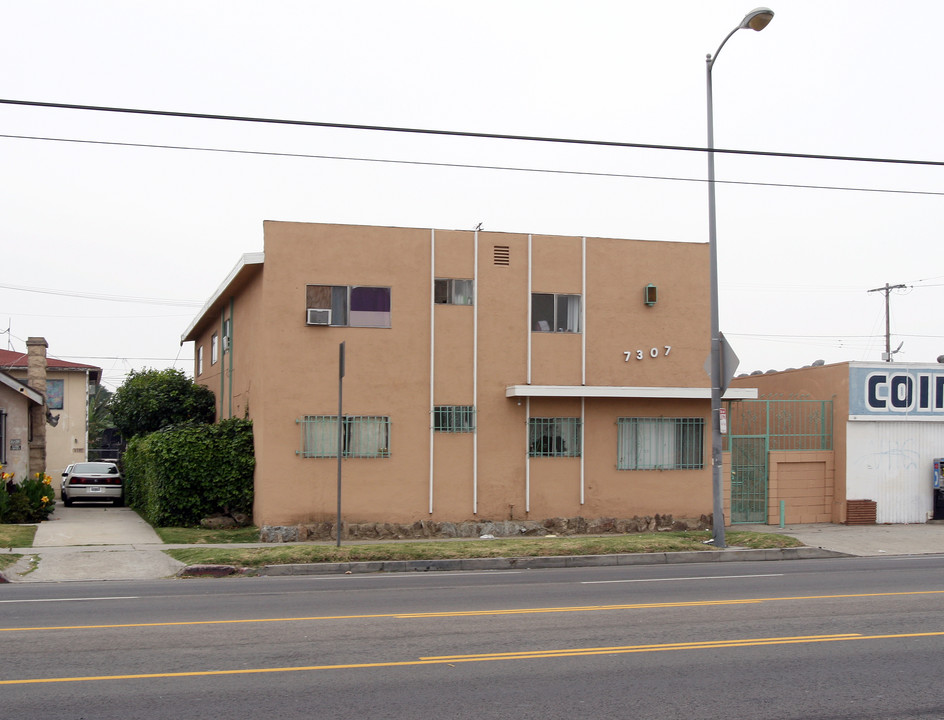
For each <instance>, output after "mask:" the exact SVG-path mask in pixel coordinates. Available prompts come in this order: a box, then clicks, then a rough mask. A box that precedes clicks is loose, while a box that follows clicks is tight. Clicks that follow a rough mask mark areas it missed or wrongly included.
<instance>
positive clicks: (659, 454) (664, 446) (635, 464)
mask: <svg viewBox="0 0 944 720" xmlns="http://www.w3.org/2000/svg"><path fill="white" fill-rule="evenodd" d="M617 428H618V431H617V432H618V433H619V441H618V449H617V453H618V455H617V460H616V469H617V470H701V469H702V468H703V467H704V466H705V460H704V447H705V441H704V438H705V419H704V418H671V417H657V418H652V417H649V418H646V417H638V418H619V420H617Z"/></svg>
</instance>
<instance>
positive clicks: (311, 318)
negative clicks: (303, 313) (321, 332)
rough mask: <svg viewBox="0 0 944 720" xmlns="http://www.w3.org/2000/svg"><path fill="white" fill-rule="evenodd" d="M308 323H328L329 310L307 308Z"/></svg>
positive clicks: (329, 317)
mask: <svg viewBox="0 0 944 720" xmlns="http://www.w3.org/2000/svg"><path fill="white" fill-rule="evenodd" d="M306 322H307V324H308V325H330V324H331V311H330V310H318V309H315V308H308V320H307V321H306Z"/></svg>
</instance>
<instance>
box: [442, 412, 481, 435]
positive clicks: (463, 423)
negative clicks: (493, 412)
mask: <svg viewBox="0 0 944 720" xmlns="http://www.w3.org/2000/svg"><path fill="white" fill-rule="evenodd" d="M433 430H436V431H437V432H452V433H468V432H473V431H474V430H475V407H474V406H472V405H436V406H435V407H434V408H433Z"/></svg>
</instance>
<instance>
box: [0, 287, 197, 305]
mask: <svg viewBox="0 0 944 720" xmlns="http://www.w3.org/2000/svg"><path fill="white" fill-rule="evenodd" d="M0 288H4V289H7V290H19V291H21V292H31V293H40V294H42V295H62V296H64V297H75V298H83V299H86V300H110V301H114V302H129V303H145V304H147V305H171V306H174V307H199V306H200V305H202V303H200V302H197V301H193V300H173V299H167V298H145V297H133V296H129V295H104V294H101V293H82V292H75V291H70V290H53V289H51V288H32V287H24V286H22V285H10V284H8V283H0Z"/></svg>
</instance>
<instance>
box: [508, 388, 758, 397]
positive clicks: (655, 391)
mask: <svg viewBox="0 0 944 720" xmlns="http://www.w3.org/2000/svg"><path fill="white" fill-rule="evenodd" d="M505 397H556V398H561V397H580V398H655V399H680V400H710V399H711V388H693V387H630V386H622V385H509V386H507V387H506V388H505ZM723 397H724V399H725V400H756V399H757V388H728V389H727V391H726V392H725V393H724V396H723Z"/></svg>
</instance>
